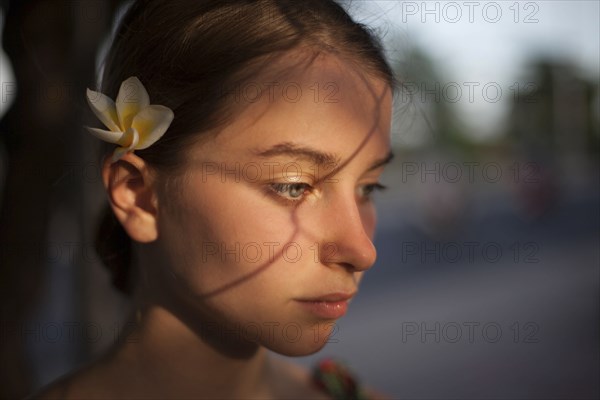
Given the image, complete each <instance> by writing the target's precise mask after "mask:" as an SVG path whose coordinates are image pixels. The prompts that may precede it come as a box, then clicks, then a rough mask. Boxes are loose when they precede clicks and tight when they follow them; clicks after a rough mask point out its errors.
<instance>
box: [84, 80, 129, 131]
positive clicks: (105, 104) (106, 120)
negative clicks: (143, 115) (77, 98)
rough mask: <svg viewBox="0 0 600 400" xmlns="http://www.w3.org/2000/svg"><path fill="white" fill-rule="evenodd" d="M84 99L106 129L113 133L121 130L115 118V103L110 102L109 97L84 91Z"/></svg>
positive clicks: (91, 91)
mask: <svg viewBox="0 0 600 400" xmlns="http://www.w3.org/2000/svg"><path fill="white" fill-rule="evenodd" d="M86 99H87V102H88V104H89V106H90V108H91V109H92V111H93V112H94V114H95V115H96V117H98V119H99V120H100V121H102V123H103V124H104V125H105V126H106V127H107V128H108V129H110V130H111V131H115V132H118V131H120V130H121V128H120V127H119V117H118V116H117V109H116V107H115V102H114V101H112V99H111V98H110V97H108V96H105V95H103V94H102V93H100V92H95V91H93V90H90V89H88V90H87V91H86Z"/></svg>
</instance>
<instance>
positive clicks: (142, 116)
mask: <svg viewBox="0 0 600 400" xmlns="http://www.w3.org/2000/svg"><path fill="white" fill-rule="evenodd" d="M173 117H174V114H173V111H171V109H170V108H168V107H165V106H159V105H151V106H148V107H146V108H144V109H143V110H142V111H140V113H139V114H138V115H136V116H135V118H134V119H133V122H132V124H131V126H132V128H134V129H136V130H137V131H138V133H139V134H140V142H139V143H138V145H137V146H136V149H140V150H141V149H145V148H147V147H149V146H150V145H152V144H153V143H154V142H156V141H157V140H158V139H160V138H161V137H162V135H164V133H165V132H166V131H167V129H168V128H169V126H170V125H171V122H172V121H173Z"/></svg>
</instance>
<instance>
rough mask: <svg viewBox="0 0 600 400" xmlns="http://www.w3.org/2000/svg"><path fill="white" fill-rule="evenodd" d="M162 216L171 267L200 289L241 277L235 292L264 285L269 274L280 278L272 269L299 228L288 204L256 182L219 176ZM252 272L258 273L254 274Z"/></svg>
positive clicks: (209, 289) (191, 189) (204, 290)
mask: <svg viewBox="0 0 600 400" xmlns="http://www.w3.org/2000/svg"><path fill="white" fill-rule="evenodd" d="M163 220H164V225H165V227H166V229H165V236H166V237H165V238H164V239H165V241H166V242H167V247H170V249H169V250H168V251H169V253H170V254H171V260H172V263H171V264H172V265H171V268H172V269H173V270H174V272H175V273H176V274H178V275H181V276H182V278H184V280H185V281H186V284H188V285H191V286H192V289H193V291H194V292H195V293H197V294H207V293H211V292H214V291H216V290H219V288H222V287H225V286H227V285H234V284H235V282H237V281H240V280H242V279H245V281H244V283H243V284H240V285H237V286H239V288H235V287H232V289H231V290H230V292H232V293H233V292H236V291H243V290H246V289H245V288H246V287H252V288H256V287H257V286H260V288H261V289H263V290H264V289H265V285H266V282H265V281H266V279H267V277H268V279H271V280H274V281H275V282H278V281H280V279H278V278H277V276H275V275H277V274H276V271H270V270H269V271H267V269H270V268H268V267H269V264H270V263H273V261H275V262H276V261H277V260H276V255H277V251H278V250H277V249H280V248H281V247H282V244H283V243H286V242H288V241H290V240H292V239H293V236H294V232H295V229H294V221H293V218H292V216H291V214H290V212H289V210H285V209H283V208H281V207H277V206H276V205H274V204H272V202H271V201H270V200H269V199H268V198H266V197H265V195H264V193H262V192H261V191H260V190H258V189H257V188H255V187H252V186H249V185H247V184H245V183H239V182H235V181H233V182H224V183H223V182H222V181H221V180H220V179H213V180H208V182H202V183H198V184H197V185H196V184H195V185H190V186H189V187H188V190H187V191H186V193H185V196H184V198H183V199H182V203H181V209H180V212H179V216H172V217H171V216H165V217H164V218H163ZM271 269H274V268H271ZM262 270H264V271H262ZM259 271H260V273H258V272H259ZM252 274H255V275H256V276H254V277H252V278H251V279H250V276H251V275H252ZM246 278H247V279H246Z"/></svg>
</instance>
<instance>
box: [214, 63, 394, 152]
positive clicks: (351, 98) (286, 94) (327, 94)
mask: <svg viewBox="0 0 600 400" xmlns="http://www.w3.org/2000/svg"><path fill="white" fill-rule="evenodd" d="M230 97H231V101H234V102H236V103H238V104H239V105H240V107H239V109H240V110H241V111H240V112H239V114H237V115H235V116H234V119H233V121H232V122H231V123H230V124H229V125H227V126H226V127H225V128H223V129H222V130H221V131H220V132H219V133H218V134H217V135H216V136H215V139H214V140H213V141H211V142H209V143H207V144H206V148H205V150H207V151H208V152H209V153H211V154H214V155H221V156H225V155H226V154H230V155H231V154H238V155H241V154H242V153H244V152H248V151H249V150H252V149H256V148H265V147H269V146H273V145H276V144H278V143H281V142H294V143H299V144H301V145H308V146H312V147H316V148H319V149H320V150H323V151H326V152H330V153H335V154H339V155H340V156H342V157H343V156H344V155H348V154H352V153H354V152H356V150H357V149H359V148H363V149H364V152H365V153H371V155H373V154H374V155H375V156H376V155H381V153H382V152H385V151H386V149H389V129H390V118H391V101H392V94H391V89H390V87H389V85H388V84H387V83H386V82H385V81H383V80H382V79H378V78H374V77H372V76H371V75H368V74H366V73H365V72H364V71H362V70H361V69H360V68H359V67H357V66H356V65H355V64H354V63H351V62H348V61H345V60H342V59H341V58H339V57H337V56H334V55H330V54H326V53H321V54H319V55H318V56H317V57H314V58H309V57H307V56H306V55H305V54H302V53H293V54H290V55H288V56H286V57H282V58H280V59H279V60H278V61H276V62H274V63H273V65H271V66H270V68H269V69H268V71H265V72H264V73H263V74H261V77H259V78H257V79H255V80H252V81H249V82H247V83H245V84H242V85H240V87H237V88H234V90H233V91H232V92H231V94H230Z"/></svg>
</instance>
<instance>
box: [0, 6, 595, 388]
mask: <svg viewBox="0 0 600 400" xmlns="http://www.w3.org/2000/svg"><path fill="white" fill-rule="evenodd" d="M344 4H345V5H346V6H347V8H348V10H349V12H350V13H351V14H352V15H353V16H354V17H355V18H356V19H357V20H358V21H360V22H362V23H364V24H367V25H369V26H370V27H372V28H373V29H374V30H375V31H376V32H377V34H378V35H379V36H380V37H381V38H382V40H383V43H384V45H385V49H386V52H387V55H388V57H389V60H390V62H391V63H392V65H393V66H394V68H395V70H396V72H397V74H398V77H399V78H400V80H401V82H402V87H401V88H399V90H398V93H397V94H396V99H395V106H394V107H395V109H394V123H393V145H394V150H395V154H396V158H395V160H394V162H393V164H392V165H390V166H389V167H388V168H389V169H388V170H387V172H386V173H385V175H384V177H383V180H382V181H383V183H384V184H385V185H387V186H388V188H389V189H388V190H387V191H386V192H384V193H381V194H378V195H376V203H377V205H378V215H379V226H378V231H377V236H376V245H377V248H378V261H377V263H376V265H375V267H374V268H372V269H371V270H370V271H369V272H368V273H367V275H366V277H365V279H364V281H363V284H362V287H361V291H360V292H359V295H358V296H357V297H356V298H355V300H353V302H352V306H351V308H350V310H349V312H348V314H347V315H346V316H345V317H344V318H342V319H340V320H339V323H338V324H337V328H336V330H335V332H334V335H333V336H332V337H331V339H330V343H329V344H328V345H327V346H326V347H325V348H324V349H323V350H322V351H321V352H319V353H318V354H315V355H313V356H310V357H303V358H297V359H294V360H295V361H296V362H298V363H300V364H303V365H306V366H312V365H314V363H315V362H316V361H317V360H318V359H320V358H322V357H325V356H333V357H336V358H338V359H340V360H343V361H345V362H346V363H347V364H348V365H349V366H350V368H351V369H352V370H354V371H355V372H356V374H357V375H358V376H359V377H360V379H361V380H362V381H364V382H365V383H367V384H368V385H370V386H372V387H375V388H377V389H379V390H381V391H384V392H387V393H388V394H390V395H391V396H392V397H393V398H399V399H400V398H402V399H456V398H461V399H492V398H493V399H499V398H502V399H524V398H530V399H542V398H543V399H546V398H553V399H579V398H580V399H594V398H598V397H599V396H600V387H599V380H598V376H599V372H600V370H599V364H600V351H599V350H600V349H599V343H600V341H599V334H600V329H599V327H600V319H599V308H600V305H599V304H600V303H599V300H600V298H599V286H600V279H599V278H600V277H599V268H600V245H599V243H600V240H599V239H600V237H599V236H600V229H599V227H600V207H599V187H600V174H599V170H600V169H599V150H600V149H599V143H600V96H599V89H600V88H599V85H600V83H599V82H600V3H599V2H598V1H555V0H553V1H514V2H510V1H501V2H487V1H482V2H479V1H472V2H461V1H459V2H440V1H418V2H413V1H395V0H392V1H389V0H388V1H371V0H370V1H351V2H345V3H344ZM125 5H126V2H121V1H116V0H115V1H94V0H75V1H63V2H60V1H45V0H31V1H8V0H3V1H0V7H1V15H0V27H1V28H2V29H1V30H0V31H1V32H2V50H1V53H0V82H1V90H0V118H1V119H0V209H1V212H0V285H1V287H2V291H1V292H0V296H2V299H1V301H0V307H1V310H2V315H1V325H0V348H1V352H0V358H1V366H2V368H1V370H0V396H2V398H7V399H12V398H20V397H23V396H24V395H26V394H28V393H30V392H31V391H33V390H35V389H37V388H39V387H41V386H43V385H45V384H47V383H48V382H50V381H51V380H53V379H55V378H57V377H58V376H60V375H62V374H64V373H66V372H68V371H71V370H72V369H74V368H75V367H76V366H78V365H80V364H82V363H84V362H86V361H87V360H89V359H91V358H92V357H94V356H96V355H97V354H99V353H100V352H102V351H103V350H104V349H106V348H107V347H108V346H109V345H110V344H111V343H112V342H113V341H114V339H115V338H116V336H117V335H118V334H119V332H121V331H122V330H123V328H124V326H123V318H124V316H125V314H126V313H127V312H128V311H129V308H128V302H127V299H125V298H123V297H121V296H120V295H119V294H118V293H117V292H116V291H114V290H113V289H112V286H111V283H110V277H109V276H108V273H107V272H106V270H105V269H104V268H103V267H102V266H101V265H100V263H99V260H98V258H97V256H96V255H95V253H94V250H93V243H92V241H93V236H92V235H93V229H94V227H95V225H96V215H97V213H98V211H99V207H100V206H101V205H102V204H103V203H104V202H105V197H104V193H103V190H102V187H101V182H100V177H99V168H98V163H97V156H96V150H97V149H96V145H97V143H96V142H95V141H94V140H93V139H92V138H90V137H88V136H89V135H87V134H85V133H84V132H83V130H82V128H81V127H82V126H83V125H85V124H88V123H90V121H89V120H88V118H89V111H88V110H87V105H86V104H85V99H84V93H85V88H86V87H94V86H95V85H94V82H95V70H96V68H97V65H98V63H99V60H100V58H101V57H102V54H103V51H105V48H106V46H107V40H108V38H109V35H110V32H111V29H113V25H114V20H115V18H116V16H118V15H119V14H120V13H122V11H123V7H124V6H125Z"/></svg>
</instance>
